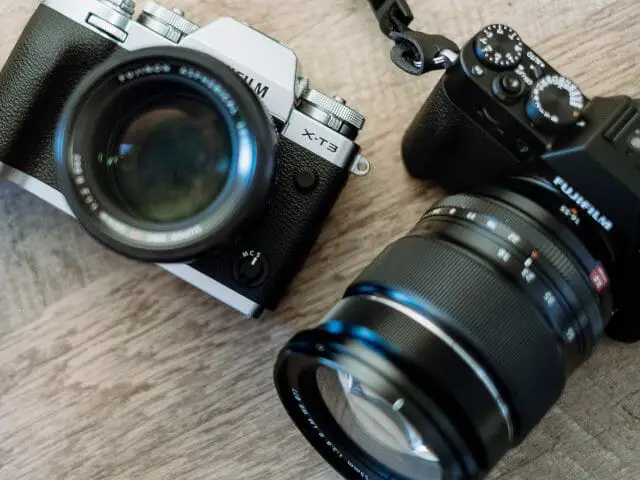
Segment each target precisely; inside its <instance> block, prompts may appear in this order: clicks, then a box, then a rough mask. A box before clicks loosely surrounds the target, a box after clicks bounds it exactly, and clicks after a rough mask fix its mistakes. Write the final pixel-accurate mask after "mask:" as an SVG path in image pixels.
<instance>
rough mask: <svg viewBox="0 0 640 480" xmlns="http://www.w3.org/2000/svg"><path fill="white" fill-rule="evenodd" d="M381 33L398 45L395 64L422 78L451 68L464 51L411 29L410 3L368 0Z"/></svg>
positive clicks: (444, 38)
mask: <svg viewBox="0 0 640 480" xmlns="http://www.w3.org/2000/svg"><path fill="white" fill-rule="evenodd" d="M368 2H369V4H370V5H371V8H372V9H373V11H374V12H375V14H376V18H377V19H378V23H379V24H380V30H382V33H384V34H385V36H387V37H388V38H390V39H391V40H393V41H394V42H395V45H394V47H393V48H392V49H391V60H392V61H393V63H395V64H396V66H398V67H399V68H401V69H402V70H404V71H405V72H407V73H410V74H411V75H422V74H424V73H427V72H432V71H434V70H443V69H446V68H448V67H450V66H451V65H452V64H453V63H454V62H455V61H456V59H457V58H458V53H460V49H459V47H458V45H456V43H455V42H453V41H452V40H450V39H448V38H446V37H444V36H442V35H429V34H426V33H423V32H416V31H415V30H412V29H410V28H409V25H410V24H411V22H412V21H413V13H412V12H411V9H410V8H409V5H408V4H407V2H406V0H368Z"/></svg>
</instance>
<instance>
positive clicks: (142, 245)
mask: <svg viewBox="0 0 640 480" xmlns="http://www.w3.org/2000/svg"><path fill="white" fill-rule="evenodd" d="M275 141H276V139H275V130H274V128H273V125H272V122H271V119H270V118H269V116H268V114H267V113H266V111H265V109H264V108H263V106H262V104H261V103H260V101H259V99H258V98H257V97H256V96H255V94H254V93H253V92H252V91H251V89H250V88H249V87H248V86H247V85H246V84H245V82H243V81H242V80H241V79H240V78H239V77H238V76H237V75H236V74H235V72H233V71H232V70H231V69H230V68H229V67H228V66H226V65H224V64H223V63H221V62H220V61H218V60H216V59H214V58H212V57H210V56H208V55H205V54H202V53H200V52H196V51H193V50H188V49H182V48H176V47H174V48H150V49H143V50H138V51H135V52H132V53H126V54H118V55H114V56H113V57H112V58H111V59H109V60H107V61H106V62H105V63H104V64H102V65H100V66H99V67H98V68H96V69H95V70H94V71H92V72H91V73H90V74H89V75H88V76H87V78H85V79H84V80H83V82H81V84H80V85H79V86H78V87H77V88H76V90H75V92H74V93H73V95H72V96H71V98H70V99H69V101H68V102H67V104H66V106H65V109H64V112H63V114H62V117H61V120H60V122H59V125H58V129H57V133H56V147H55V148H56V152H55V158H56V166H57V173H58V183H59V185H60V188H61V190H62V192H63V193H64V194H65V196H66V198H67V201H68V203H69V205H70V207H71V209H72V211H73V213H74V214H75V215H76V217H77V218H78V219H79V221H80V223H81V224H82V225H83V226H84V227H85V228H86V229H87V230H88V231H89V232H90V233H91V234H92V235H94V236H95V237H96V238H97V239H98V240H100V241H101V242H103V243H104V244H106V245H107V246H109V247H111V248H112V249H114V250H116V251H118V252H120V253H122V254H125V255H127V256H130V257H133V258H135V259H138V260H145V261H153V262H182V261H188V260H192V259H193V258H194V257H196V256H198V255H200V254H202V253H204V252H206V251H208V250H210V249H212V248H215V247H217V246H220V245H221V244H223V243H225V242H228V241H231V240H232V239H233V238H234V237H235V235H236V234H237V232H238V230H239V229H241V228H242V227H243V226H244V225H245V224H246V223H247V222H248V221H249V220H250V219H252V218H254V217H255V216H256V215H257V214H259V213H260V212H261V211H262V209H263V207H264V205H265V201H266V198H267V195H268V192H269V189H270V188H271V186H272V183H273V178H274V174H275V168H276V165H275V164H276V161H275Z"/></svg>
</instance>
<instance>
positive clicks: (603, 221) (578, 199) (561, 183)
mask: <svg viewBox="0 0 640 480" xmlns="http://www.w3.org/2000/svg"><path fill="white" fill-rule="evenodd" d="M553 184H554V185H555V186H556V187H558V188H560V190H562V193H564V194H565V195H566V196H567V197H569V198H570V199H571V200H573V201H574V202H575V203H576V204H577V205H578V206H579V207H580V208H581V209H582V210H584V211H585V212H587V214H588V215H589V216H590V217H591V218H593V219H594V220H595V221H596V223H598V225H600V226H601V227H602V228H604V229H605V230H606V231H607V232H610V231H611V230H613V222H612V221H611V220H609V219H608V218H607V217H605V216H604V215H603V214H602V213H600V210H598V209H597V208H596V207H594V206H593V205H592V203H591V202H590V201H589V200H587V199H586V198H584V197H583V196H582V194H581V193H580V192H578V191H577V190H576V189H574V188H573V187H572V186H571V185H569V184H568V183H567V181H566V180H565V179H564V178H562V177H556V178H555V180H554V181H553Z"/></svg>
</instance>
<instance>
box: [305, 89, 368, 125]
mask: <svg viewBox="0 0 640 480" xmlns="http://www.w3.org/2000/svg"><path fill="white" fill-rule="evenodd" d="M302 98H303V99H304V100H305V101H307V102H308V103H310V104H311V105H313V106H315V107H316V108H319V109H320V110H322V111H323V112H326V113H328V114H329V115H332V116H334V117H336V118H338V119H340V120H342V121H343V122H346V123H348V124H350V125H353V126H354V127H355V128H357V129H358V130H362V127H364V122H365V118H364V117H363V116H362V115H360V114H359V113H358V112H356V111H355V110H353V109H351V108H349V107H347V106H346V105H345V104H343V103H340V102H339V101H337V100H335V99H333V98H331V97H329V96H327V95H325V94H323V93H320V92H318V91H317V90H313V89H308V90H306V91H305V92H304V93H303V94H302Z"/></svg>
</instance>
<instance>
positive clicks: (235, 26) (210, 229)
mask: <svg viewBox="0 0 640 480" xmlns="http://www.w3.org/2000/svg"><path fill="white" fill-rule="evenodd" d="M134 7H135V5H134V2H133V1H132V0H80V1H79V0H45V1H44V2H43V3H42V4H41V5H40V6H39V7H38V9H37V11H36V12H35V13H34V15H33V17H32V18H31V20H30V22H29V24H28V25H27V27H26V29H25V31H24V32H23V34H22V36H21V38H20V40H19V41H18V44H17V46H16V47H15V49H14V51H13V53H12V55H11V57H10V58H9V60H8V62H7V64H6V65H5V67H4V69H3V70H2V72H1V73H0V178H4V179H8V180H11V181H13V182H15V183H17V184H18V185H20V186H21V187H22V188H24V189H26V190H28V191H30V192H31V193H34V194H36V195H37V196H39V197H41V198H42V199H44V200H46V201H47V202H49V203H50V204H52V205H54V206H56V207H58V208H59V209H61V210H63V211H65V212H67V213H70V214H72V215H74V216H75V217H76V218H77V219H78V220H79V221H80V222H81V224H82V225H83V227H84V228H85V229H86V230H87V231H89V232H90V233H91V234H92V235H93V236H94V237H95V238H97V239H98V240H99V241H101V242H102V243H104V244H105V245H107V246H108V247H110V248H112V249H113V250H115V251H117V252H119V253H121V254H124V255H127V256H129V257H132V258H134V259H138V260H143V261H148V262H156V263H159V264H160V265H161V266H162V267H164V268H165V269H166V270H168V271H170V272H171V273H173V274H174V275H176V276H178V277H180V278H182V279H184V280H186V281H187V282H189V283H191V284H193V285H195V286H196V287H199V288H201V289H202V290H204V291H206V292H207V293H209V294H211V295H212V296H214V297H216V298H218V299H219V300H221V301H223V302H225V303H227V304H228V305H230V306H232V307H234V308H235V309H237V310H239V311H240V312H241V313H243V314H245V315H247V316H259V315H260V313H261V312H262V311H263V310H264V309H273V308H274V307H275V306H276V305H277V303H278V301H279V300H280V298H281V297H282V295H283V293H284V291H285V289H286V287H287V286H288V284H289V283H290V282H291V280H292V279H293V277H294V276H295V274H296V273H297V271H298V270H299V269H300V268H301V266H302V264H303V262H304V260H305V258H306V257H307V255H308V253H309V250H310V249H311V247H312V245H313V243H314V242H315V240H316V238H317V236H318V234H319V232H320V229H321V226H322V223H323V221H324V220H325V219H326V217H327V216H328V214H329V211H330V210H331V208H332V207H333V205H334V203H335V201H336V200H337V198H338V196H339V194H340V192H341V191H342V189H343V188H344V186H345V184H346V182H347V179H348V177H349V174H350V173H351V172H353V173H355V174H358V175H362V174H365V173H367V171H368V168H369V164H368V162H367V161H366V159H364V158H363V157H362V156H361V155H360V154H359V147H358V145H357V144H356V143H355V139H356V137H357V135H358V133H359V131H360V129H361V128H362V127H363V125H364V118H363V117H362V116H361V115H360V114H359V113H357V112H355V111H354V110H352V109H350V108H349V107H347V106H346V104H345V101H344V100H342V99H341V98H339V97H328V96H325V95H323V94H321V93H319V92H317V91H315V90H311V89H310V88H309V83H308V80H307V79H305V78H303V77H301V76H300V75H299V71H298V61H297V58H296V56H295V54H294V53H293V52H292V51H291V50H289V49H288V48H286V47H285V46H283V45H281V44H280V43H278V42H277V41H276V40H273V39H272V38H270V37H267V36H266V35H264V34H262V33H260V32H258V31H257V30H255V29H253V28H251V27H249V26H247V25H246V24H243V23H241V22H239V21H236V20H234V19H232V18H220V19H219V20H216V21H215V22H213V23H211V24H209V25H207V26H206V27H203V28H199V27H198V26H197V25H195V24H194V23H192V22H190V21H188V20H187V19H186V18H185V16H184V14H183V12H181V11H179V10H177V9H174V10H170V9H167V8H165V7H163V6H161V5H159V4H157V3H153V2H151V3H149V4H148V5H147V6H146V7H145V8H144V11H143V13H142V14H141V15H140V17H139V18H138V19H137V21H136V20H134V19H133V15H134Z"/></svg>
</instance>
